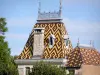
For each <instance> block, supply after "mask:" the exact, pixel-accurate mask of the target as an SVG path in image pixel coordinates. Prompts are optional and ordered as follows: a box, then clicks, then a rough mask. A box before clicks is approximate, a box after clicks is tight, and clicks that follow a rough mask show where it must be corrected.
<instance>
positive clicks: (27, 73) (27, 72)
mask: <svg viewBox="0 0 100 75" xmlns="http://www.w3.org/2000/svg"><path fill="white" fill-rule="evenodd" d="M29 73H30V67H26V75H29Z"/></svg>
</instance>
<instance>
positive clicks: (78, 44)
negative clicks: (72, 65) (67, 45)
mask: <svg viewBox="0 0 100 75" xmlns="http://www.w3.org/2000/svg"><path fill="white" fill-rule="evenodd" d="M79 43H80V40H79V38H78V43H77V46H79Z"/></svg>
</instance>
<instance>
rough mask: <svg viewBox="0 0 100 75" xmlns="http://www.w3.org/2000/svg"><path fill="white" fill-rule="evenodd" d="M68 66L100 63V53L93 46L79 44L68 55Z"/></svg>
mask: <svg viewBox="0 0 100 75" xmlns="http://www.w3.org/2000/svg"><path fill="white" fill-rule="evenodd" d="M67 59H68V62H67V64H66V66H67V67H80V66H81V65H82V64H85V65H100V53H99V52H98V51H97V50H96V49H95V48H93V47H84V46H77V47H76V48H75V49H74V50H73V51H72V52H71V53H70V54H69V55H68V56H67Z"/></svg>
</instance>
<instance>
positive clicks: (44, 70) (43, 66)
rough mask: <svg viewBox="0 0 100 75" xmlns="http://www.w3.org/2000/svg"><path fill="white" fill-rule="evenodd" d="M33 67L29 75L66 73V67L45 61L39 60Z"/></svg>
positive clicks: (60, 74)
mask: <svg viewBox="0 0 100 75" xmlns="http://www.w3.org/2000/svg"><path fill="white" fill-rule="evenodd" d="M33 67H34V68H33V70H32V72H31V73H30V74H29V75H66V71H65V70H64V69H62V68H58V67H57V66H54V65H51V64H48V63H45V62H37V63H36V64H35V65H34V66H33Z"/></svg>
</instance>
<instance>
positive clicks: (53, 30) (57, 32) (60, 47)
mask: <svg viewBox="0 0 100 75" xmlns="http://www.w3.org/2000/svg"><path fill="white" fill-rule="evenodd" d="M34 28H45V31H44V47H45V48H44V52H43V55H42V56H41V57H42V58H63V57H65V56H66V55H68V53H70V52H71V50H72V44H71V41H70V42H69V48H68V49H66V46H65V43H64V39H63V37H64V35H68V33H67V31H66V29H65V26H64V23H62V22H56V23H36V24H35V25H34ZM51 34H53V35H54V36H55V44H54V46H53V47H52V48H49V37H50V35H51ZM33 36H34V32H32V33H31V34H30V37H29V39H28V41H27V43H26V45H25V47H24V50H23V51H22V53H21V54H20V55H19V57H18V59H30V58H31V57H32V52H33V47H32V44H33V43H34V41H33V40H34V38H33Z"/></svg>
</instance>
